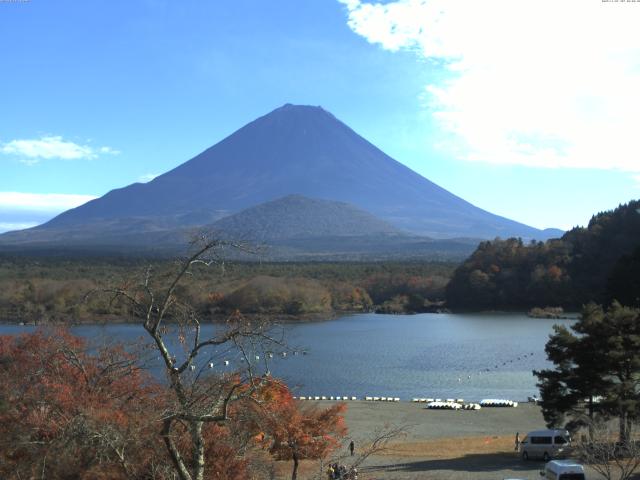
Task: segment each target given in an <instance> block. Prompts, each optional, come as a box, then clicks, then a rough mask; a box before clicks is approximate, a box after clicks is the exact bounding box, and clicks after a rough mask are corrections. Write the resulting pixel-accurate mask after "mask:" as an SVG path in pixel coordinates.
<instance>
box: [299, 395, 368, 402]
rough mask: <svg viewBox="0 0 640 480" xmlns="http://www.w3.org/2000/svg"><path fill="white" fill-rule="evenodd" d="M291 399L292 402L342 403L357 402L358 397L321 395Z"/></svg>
mask: <svg viewBox="0 0 640 480" xmlns="http://www.w3.org/2000/svg"><path fill="white" fill-rule="evenodd" d="M293 399H294V400H337V401H339V402H344V401H348V400H352V401H355V400H358V397H354V396H350V397H348V396H346V395H344V396H333V395H331V396H329V397H327V396H324V395H322V396H318V395H316V396H310V397H306V396H305V397H293Z"/></svg>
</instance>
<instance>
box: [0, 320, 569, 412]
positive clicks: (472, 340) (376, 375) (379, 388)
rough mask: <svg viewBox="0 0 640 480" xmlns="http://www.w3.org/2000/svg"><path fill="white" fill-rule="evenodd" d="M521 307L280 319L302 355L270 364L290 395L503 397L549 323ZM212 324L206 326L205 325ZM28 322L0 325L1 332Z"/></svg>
mask: <svg viewBox="0 0 640 480" xmlns="http://www.w3.org/2000/svg"><path fill="white" fill-rule="evenodd" d="M570 322H571V321H570V320H544V319H532V318H528V317H527V316H526V315H524V314H495V313H491V314H486V313H483V314H420V315H376V314H360V315H351V316H346V317H341V318H337V319H334V320H327V321H323V322H314V323H303V324H294V325H285V326H284V327H283V328H284V331H285V335H286V341H287V343H288V344H289V345H290V346H291V347H293V348H297V349H305V350H306V351H307V352H308V354H306V355H301V354H299V355H295V356H294V355H293V354H292V353H291V352H290V353H289V354H288V355H287V357H286V358H282V357H280V356H278V355H276V356H275V358H274V359H273V361H272V362H271V365H270V368H271V372H272V373H273V374H274V375H275V376H278V377H281V378H284V379H285V380H286V381H287V383H288V384H289V385H290V386H291V387H292V388H293V389H294V391H295V394H297V395H326V396H331V395H334V396H338V395H339V396H345V395H349V396H351V395H355V396H358V397H361V396H392V397H400V398H402V399H403V400H407V399H411V398H413V397H434V398H450V397H456V398H464V399H465V400H468V401H470V400H481V399H482V398H488V397H489V398H508V399H512V400H518V401H523V400H526V398H527V396H530V395H533V394H536V393H537V389H536V386H535V384H536V378H535V377H534V376H533V374H532V370H534V369H542V368H545V367H547V366H548V365H549V364H548V363H547V361H546V356H545V352H544V346H545V343H546V341H547V340H548V336H549V334H550V333H552V326H553V325H554V324H555V323H560V324H569V323H570ZM208 328H212V327H210V326H209V327H208ZM32 329H33V327H26V326H25V327H20V326H15V325H0V334H12V333H19V332H22V331H29V330H32ZM72 330H73V331H74V333H76V334H78V335H82V336H85V337H88V338H110V339H116V340H122V341H133V340H135V339H136V338H137V337H140V336H141V335H143V334H144V332H143V330H142V327H140V326H138V325H132V324H114V325H107V326H101V325H100V326H98V325H85V326H78V327H73V329H72Z"/></svg>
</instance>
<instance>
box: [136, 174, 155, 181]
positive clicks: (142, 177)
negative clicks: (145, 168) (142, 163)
mask: <svg viewBox="0 0 640 480" xmlns="http://www.w3.org/2000/svg"><path fill="white" fill-rule="evenodd" d="M157 176H158V174H157V173H145V174H144V175H140V176H139V177H138V181H139V182H142V183H147V182H150V181H151V180H153V179H154V178H156V177H157Z"/></svg>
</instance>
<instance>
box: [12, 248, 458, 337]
mask: <svg viewBox="0 0 640 480" xmlns="http://www.w3.org/2000/svg"><path fill="white" fill-rule="evenodd" d="M174 265H175V262H174V261H168V260H162V261H156V262H153V261H150V260H149V259H142V258H140V259H134V258H131V257H126V258H115V257H114V258H95V257H92V258H89V257H88V258H51V257H26V256H11V257H10V256H6V257H0V318H2V320H3V321H9V322H25V323H30V324H31V323H35V324H50V323H65V324H69V323H92V322H117V321H125V319H126V318H128V314H129V311H128V307H127V305H126V304H124V303H122V302H120V301H113V302H112V301H111V300H110V299H108V298H104V297H101V296H98V295H87V294H88V293H89V292H92V291H94V290H97V289H104V288H107V287H115V286H121V285H127V284H131V283H132V282H136V281H138V280H139V279H140V278H141V277H143V276H144V275H145V273H146V272H147V271H148V270H149V268H151V269H152V271H153V272H155V273H156V274H158V275H159V276H162V275H163V274H165V273H166V272H169V271H170V270H171V269H172V267H173V266H174ZM455 267H456V264H454V263H447V262H406V263H404V262H380V263H373V262H372V263H346V262H344V263H339V262H336V263H323V262H318V263H312V262H310V263H293V262H291V263H288V262H282V263H260V262H227V263H222V264H220V265H217V266H215V267H211V268H202V269H200V271H199V272H198V275H194V276H192V277H190V278H186V279H185V280H184V282H182V284H181V285H180V289H181V291H180V294H181V295H182V296H183V297H184V298H185V301H187V302H188V303H189V304H190V305H192V306H193V307H194V308H195V309H196V310H197V311H198V313H199V314H201V315H202V316H203V317H204V318H209V319H212V320H216V319H220V320H223V319H225V318H226V317H227V316H228V315H229V314H231V313H233V312H234V311H236V310H239V311H241V312H242V313H243V314H248V315H252V314H255V315H268V316H279V317H282V318H284V319H291V320H294V319H296V320H299V319H306V318H314V317H322V318H327V317H330V316H332V315H334V314H338V313H346V312H369V311H380V312H393V313H412V312H420V311H432V310H433V309H435V308H439V307H440V305H441V303H442V302H443V300H444V292H445V286H446V284H447V282H448V281H449V278H450V277H451V274H452V273H453V270H454V269H455Z"/></svg>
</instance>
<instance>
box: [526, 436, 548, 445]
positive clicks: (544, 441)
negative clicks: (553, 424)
mask: <svg viewBox="0 0 640 480" xmlns="http://www.w3.org/2000/svg"><path fill="white" fill-rule="evenodd" d="M551 438H552V437H531V444H532V445H551Z"/></svg>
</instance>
